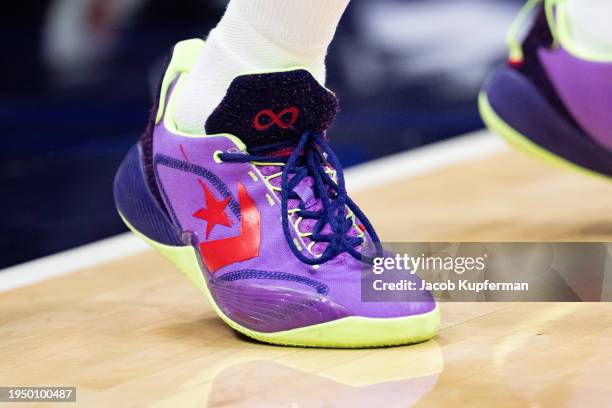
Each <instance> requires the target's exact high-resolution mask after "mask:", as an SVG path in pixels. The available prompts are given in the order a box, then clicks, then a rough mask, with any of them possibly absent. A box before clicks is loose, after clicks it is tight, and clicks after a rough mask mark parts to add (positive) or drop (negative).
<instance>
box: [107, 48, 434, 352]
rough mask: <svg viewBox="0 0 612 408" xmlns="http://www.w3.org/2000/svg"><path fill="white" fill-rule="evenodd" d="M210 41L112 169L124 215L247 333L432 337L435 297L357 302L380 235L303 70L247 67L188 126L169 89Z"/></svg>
mask: <svg viewBox="0 0 612 408" xmlns="http://www.w3.org/2000/svg"><path fill="white" fill-rule="evenodd" d="M202 46H203V42H202V41H201V40H189V41H184V42H181V43H179V44H177V45H176V46H175V47H174V50H173V54H172V58H171V60H170V62H169V65H168V68H167V70H166V72H165V75H164V78H163V81H162V83H161V86H160V90H159V99H158V105H157V106H156V107H155V108H154V110H153V112H152V115H151V119H150V124H149V126H148V128H147V130H146V132H145V134H144V136H143V137H142V139H141V140H140V142H139V143H138V144H137V145H136V146H134V148H133V149H132V150H131V151H130V152H129V153H128V155H127V157H126V158H125V160H124V162H123V163H122V165H121V167H120V168H119V170H118V172H117V176H116V179H115V190H114V191H115V201H116V205H117V208H118V210H119V212H120V214H121V216H122V218H123V219H124V221H125V222H126V224H127V225H128V226H129V227H130V228H131V229H132V230H133V231H134V232H136V233H137V234H138V235H140V236H141V237H142V238H143V239H145V240H146V241H147V242H148V243H150V244H151V245H152V246H153V247H154V248H155V249H156V250H157V251H159V252H160V253H162V254H163V255H164V256H165V257H167V258H168V259H169V260H170V261H172V262H173V263H174V264H176V265H177V267H178V268H179V269H180V270H181V271H182V272H183V273H184V274H185V275H186V276H187V277H188V278H189V279H190V280H191V281H192V282H193V283H194V284H195V285H196V286H197V287H198V288H199V289H200V290H201V291H202V293H203V294H204V295H205V296H206V297H207V299H208V300H209V301H210V302H211V304H212V306H213V308H214V309H215V311H216V312H217V314H218V315H219V316H220V317H221V318H222V319H223V320H224V321H225V322H226V323H227V324H229V325H230V326H231V327H233V328H234V329H235V330H237V331H239V332H241V333H244V334H246V335H247V336H250V337H252V338H255V339H258V340H261V341H265V342H269V343H275V344H284V345H295V346H316V347H378V346H388V345H398V344H407V343H414V342H420V341H424V340H427V339H429V338H431V337H433V336H434V335H435V333H436V331H437V328H438V325H439V309H438V306H437V304H436V302H435V301H434V300H433V298H432V297H431V295H430V294H429V293H428V292H425V291H422V292H420V293H419V297H418V299H419V300H418V301H414V302H363V301H362V300H361V274H362V269H363V265H364V263H363V262H364V261H367V260H368V257H367V256H365V255H364V254H362V252H363V247H364V244H365V245H367V244H372V243H373V244H375V245H374V246H378V245H377V243H378V237H377V236H376V233H375V231H374V229H373V227H372V226H371V225H370V222H369V221H368V219H367V218H366V217H365V215H364V214H363V213H362V212H361V211H360V209H359V208H358V207H357V205H356V204H355V203H354V202H353V201H352V200H351V199H350V198H349V196H348V195H347V192H346V190H345V186H344V178H343V173H342V168H341V165H340V163H339V162H338V160H337V158H336V156H335V155H334V152H333V151H332V150H331V149H330V146H329V144H328V140H327V136H326V130H327V128H328V126H329V125H330V124H331V122H332V121H333V120H334V118H335V115H336V112H337V109H338V101H337V99H336V96H335V95H334V94H333V93H332V92H330V91H329V90H327V89H325V88H324V87H322V86H320V85H319V83H318V82H317V81H316V80H315V79H314V78H313V76H312V75H311V74H310V73H309V72H307V71H306V70H302V69H293V70H284V71H278V72H270V73H258V74H252V75H242V76H238V77H236V78H235V79H234V81H233V82H232V83H231V85H230V87H229V89H228V91H227V94H226V95H225V98H224V99H223V101H222V102H221V104H220V105H219V106H218V107H217V108H216V109H215V110H214V111H213V113H212V114H211V115H210V117H209V118H208V119H207V120H206V123H205V129H206V135H193V134H184V133H181V132H179V131H178V130H177V129H176V126H175V125H174V121H173V109H174V104H173V94H174V93H176V92H180V89H181V86H183V84H184V74H186V73H188V72H189V70H190V67H191V66H192V64H193V62H194V61H195V59H196V58H197V56H198V54H199V53H200V51H201V49H202ZM412 279H414V280H418V277H416V276H414V277H413V278H412Z"/></svg>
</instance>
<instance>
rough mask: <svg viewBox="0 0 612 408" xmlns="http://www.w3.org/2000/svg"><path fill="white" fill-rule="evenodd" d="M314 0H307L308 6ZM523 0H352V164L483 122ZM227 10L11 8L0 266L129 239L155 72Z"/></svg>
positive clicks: (53, 3)
mask: <svg viewBox="0 0 612 408" xmlns="http://www.w3.org/2000/svg"><path fill="white" fill-rule="evenodd" d="M305 1H306V0H305ZM520 4H521V2H520V0H353V2H352V4H351V5H350V6H349V9H348V10H347V13H346V14H345V16H344V17H343V20H342V22H341V25H340V27H339V29H338V32H337V34H336V39H335V41H334V43H333V44H332V47H331V49H330V53H329V57H328V86H329V87H330V88H331V89H333V90H335V91H336V92H337V93H338V95H339V96H340V100H341V112H340V115H339V117H338V120H337V122H336V123H335V124H334V126H333V128H332V130H331V132H330V134H331V136H332V139H333V143H334V145H335V147H336V150H337V153H338V155H339V157H340V158H341V160H342V161H343V163H344V164H345V166H346V167H348V166H351V165H355V164H358V163H361V162H364V161H367V160H372V159H375V158H379V157H383V156H386V155H389V154H393V153H397V152H400V151H403V150H407V149H412V148H415V147H418V146H421V145H425V144H428V143H432V142H435V141H438V140H442V139H446V138H449V137H453V136H456V135H460V134H463V133H466V132H470V131H473V130H476V129H479V128H481V127H482V123H481V121H480V119H479V117H478V113H477V109H476V96H477V93H478V88H479V86H480V83H481V82H482V80H483V79H484V77H485V76H486V73H487V72H488V70H489V69H490V68H491V67H492V66H493V65H494V64H495V63H497V62H499V61H500V60H501V59H503V58H504V57H505V46H504V34H505V30H506V28H507V26H508V25H509V23H510V22H511V20H512V18H513V17H514V14H515V12H516V10H517V9H518V7H520ZM225 5H226V1H224V0H218V1H210V0H173V1H168V0H45V1H42V0H39V1H34V0H31V1H28V2H27V3H20V2H16V1H13V0H10V1H9V0H7V1H5V2H4V3H3V15H2V17H0V18H1V19H2V25H1V26H0V27H2V28H1V29H0V30H1V31H2V40H3V43H4V45H3V55H4V58H3V62H4V63H3V64H2V65H1V66H0V70H1V78H2V86H1V87H0V128H1V131H2V135H3V139H2V140H4V145H3V148H2V149H1V150H0V155H1V157H0V158H1V160H0V188H1V191H2V212H1V215H0V226H1V235H0V268H1V267H5V266H10V265H13V264H16V263H19V262H24V261H27V260H30V259H34V258H38V257H41V256H44V255H48V254H51V253H54V252H58V251H61V250H64V249H68V248H71V247H75V246H78V245H81V244H85V243H88V242H91V241H95V240H98V239H101V238H105V237H108V236H111V235H114V234H118V233H120V232H123V231H125V227H124V226H123V224H122V223H121V221H120V219H119V217H118V216H117V215H116V212H115V209H114V205H113V201H112V180H113V176H114V172H115V169H116V167H117V166H118V164H119V163H120V161H121V159H122V158H123V155H124V154H125V153H126V151H127V150H128V148H129V147H130V146H131V145H132V144H133V143H134V142H135V140H136V139H137V137H138V136H139V134H140V133H141V131H142V130H143V128H144V124H145V121H146V118H147V113H148V110H149V108H150V104H151V102H150V91H149V82H150V79H149V78H148V77H149V72H151V66H152V65H153V64H154V63H155V61H156V60H158V58H159V57H160V56H162V55H163V54H164V53H165V52H166V51H167V50H168V49H169V48H170V47H171V46H172V45H173V44H174V43H175V42H177V41H179V40H182V39H185V38H190V37H198V36H199V37H201V36H203V35H205V34H206V33H207V32H208V30H209V29H210V28H212V27H213V26H214V25H215V23H216V22H217V21H218V19H219V18H220V16H221V15H222V13H223V9H224V7H225Z"/></svg>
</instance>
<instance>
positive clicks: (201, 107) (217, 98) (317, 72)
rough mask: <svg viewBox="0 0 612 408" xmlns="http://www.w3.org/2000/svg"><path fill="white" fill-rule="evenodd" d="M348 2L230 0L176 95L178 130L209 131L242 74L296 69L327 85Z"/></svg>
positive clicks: (175, 117)
mask: <svg viewBox="0 0 612 408" xmlns="http://www.w3.org/2000/svg"><path fill="white" fill-rule="evenodd" d="M348 2H349V0H231V1H230V3H229V5H228V7H227V10H226V12H225V15H224V16H223V18H222V19H221V21H220V22H219V24H218V25H217V27H216V28H215V29H213V30H212V31H211V32H210V34H209V35H208V38H207V39H206V44H205V45H204V50H203V52H202V54H201V55H200V57H199V59H198V61H197V63H196V64H195V66H194V68H193V70H192V72H191V73H190V74H189V75H188V77H187V78H186V80H185V83H184V86H182V87H181V92H180V94H178V95H177V99H176V105H175V107H176V109H175V112H174V119H175V121H176V124H177V127H178V128H179V130H182V131H184V132H187V133H197V134H201V133H204V124H205V122H206V118H208V116H209V115H210V114H211V113H212V111H213V110H214V109H215V108H216V107H217V106H218V105H219V103H220V102H221V100H222V99H223V97H224V96H225V93H226V92H227V88H228V87H229V85H230V83H231V81H232V80H233V79H234V78H235V77H236V76H238V75H240V74H244V73H249V72H256V71H272V70H279V69H283V68H290V67H295V66H302V67H305V68H307V69H309V70H310V72H311V73H312V74H313V75H314V76H315V78H316V79H317V80H318V81H319V82H320V83H321V84H324V83H325V55H326V53H327V47H328V46H329V44H330V42H331V40H332V38H333V36H334V33H335V31H336V26H337V25H338V22H339V21H340V17H341V16H342V13H343V12H344V10H345V8H346V6H347V5H348Z"/></svg>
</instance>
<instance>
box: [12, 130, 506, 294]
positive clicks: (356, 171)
mask: <svg viewBox="0 0 612 408" xmlns="http://www.w3.org/2000/svg"><path fill="white" fill-rule="evenodd" d="M504 149H506V145H505V144H504V143H503V142H502V141H501V139H500V138H498V137H495V136H492V135H490V134H489V133H488V132H486V131H484V130H483V131H479V132H475V133H471V134H468V135H465V136H461V137H457V138H454V139H451V140H447V141H443V142H438V143H434V144H432V145H429V146H425V147H421V148H418V149H414V150H410V151H407V152H403V153H399V154H396V155H393V156H388V157H385V158H382V159H378V160H373V161H371V162H368V163H365V164H361V165H358V166H354V167H351V168H349V169H347V170H346V172H345V177H346V184H347V186H348V188H349V191H350V192H354V191H360V190H364V189H367V188H370V187H372V186H375V185H376V186H379V185H381V183H389V182H392V181H395V180H398V179H402V178H406V177H415V176H418V175H422V174H426V173H430V172H433V171H436V170H439V169H442V168H445V167H449V166H452V165H454V164H458V163H463V162H467V161H470V160H475V159H479V158H483V157H487V156H490V155H492V154H494V153H497V152H500V151H503V150H504ZM147 249H148V246H147V245H146V244H145V243H144V242H143V241H142V240H140V238H138V237H137V236H136V235H134V234H132V233H125V234H120V235H117V236H115V237H112V238H107V239H104V240H101V241H97V242H94V243H91V244H87V245H84V246H80V247H78V248H74V249H70V250H68V251H64V252H60V253H58V254H54V255H50V256H46V257H44V258H40V259H37V260H34V261H30V262H26V263H23V264H20V265H16V266H12V267H9V268H6V269H2V270H0V292H5V291H8V290H11V289H15V288H18V287H22V286H26V285H30V284H33V283H37V282H42V281H45V280H48V279H51V278H54V277H57V276H61V275H66V274H69V273H71V272H75V271H77V270H82V269H85V268H90V267H93V266H96V265H100V264H103V263H105V262H110V261H114V260H117V259H121V258H125V257H128V256H131V255H135V254H138V253H140V252H143V251H146V250H147Z"/></svg>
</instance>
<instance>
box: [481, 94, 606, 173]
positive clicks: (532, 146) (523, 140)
mask: <svg viewBox="0 0 612 408" xmlns="http://www.w3.org/2000/svg"><path fill="white" fill-rule="evenodd" d="M478 108H479V110H480V116H481V117H482V120H483V121H484V122H485V124H486V125H487V127H488V128H489V129H490V130H492V131H493V132H495V133H497V134H499V135H500V136H502V137H503V138H504V139H505V140H506V141H507V142H508V143H509V144H510V145H512V146H514V147H515V148H517V149H518V150H521V151H523V152H525V153H527V154H529V155H532V156H534V157H537V158H539V159H541V160H544V161H546V162H548V163H551V164H553V165H555V166H557V167H562V168H565V169H570V170H574V171H577V172H579V173H582V174H584V175H587V176H591V177H597V178H599V179H601V178H604V179H606V180H610V178H609V177H608V176H606V175H604V174H600V173H597V172H595V171H592V170H589V169H586V168H584V167H581V166H578V165H577V164H574V163H572V162H571V161H568V160H566V159H564V158H562V157H559V156H557V155H555V154H554V153H551V152H550V151H548V150H546V149H544V148H543V147H541V146H539V145H538V144H536V143H534V142H532V141H531V140H529V138H527V137H525V136H523V135H522V134H520V133H519V132H517V131H516V130H514V129H513V128H512V127H511V126H510V125H509V124H508V123H506V122H505V121H504V120H503V119H502V118H500V117H499V116H498V115H497V113H495V111H494V110H493V107H492V106H491V103H490V102H489V98H488V97H487V95H486V93H485V92H484V91H483V92H480V94H479V95H478Z"/></svg>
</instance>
